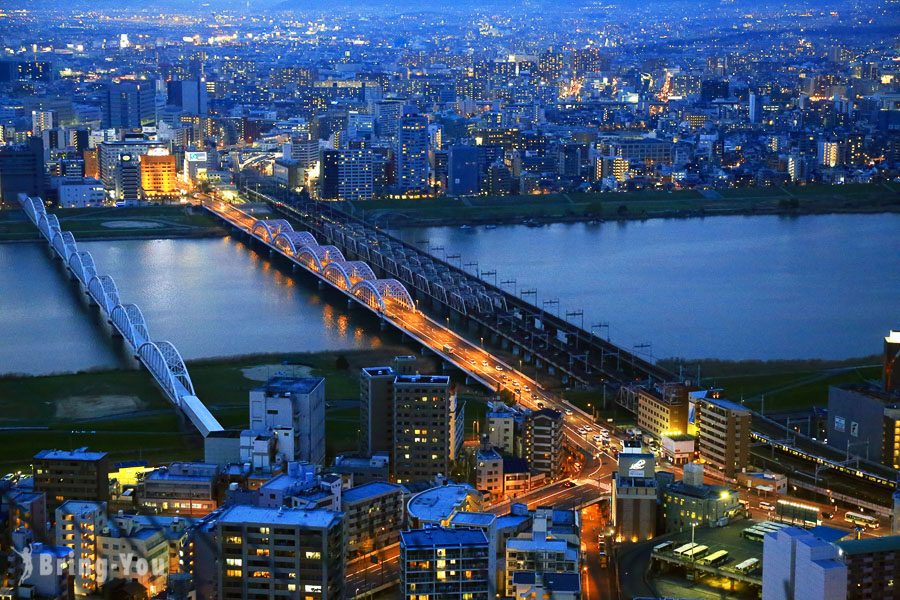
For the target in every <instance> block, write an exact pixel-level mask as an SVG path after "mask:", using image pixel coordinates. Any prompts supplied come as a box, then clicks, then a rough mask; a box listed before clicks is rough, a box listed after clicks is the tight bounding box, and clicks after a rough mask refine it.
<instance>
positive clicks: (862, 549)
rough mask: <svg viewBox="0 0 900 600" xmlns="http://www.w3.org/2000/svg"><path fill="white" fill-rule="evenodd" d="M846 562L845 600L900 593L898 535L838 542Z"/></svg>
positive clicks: (890, 596)
mask: <svg viewBox="0 0 900 600" xmlns="http://www.w3.org/2000/svg"><path fill="white" fill-rule="evenodd" d="M836 545H837V547H838V555H839V556H840V559H841V560H842V561H843V563H844V564H845V565H847V596H846V598H847V600H869V599H874V598H897V596H898V595H900V591H898V589H897V588H898V586H900V535H890V536H884V537H877V538H862V539H858V540H854V539H849V540H844V541H840V542H837V544H836Z"/></svg>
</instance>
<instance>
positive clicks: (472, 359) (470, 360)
mask: <svg viewBox="0 0 900 600" xmlns="http://www.w3.org/2000/svg"><path fill="white" fill-rule="evenodd" d="M469 364H470V365H472V366H473V367H474V366H476V365H478V361H477V360H475V359H474V358H470V359H469Z"/></svg>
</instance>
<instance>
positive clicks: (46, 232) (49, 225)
mask: <svg viewBox="0 0 900 600" xmlns="http://www.w3.org/2000/svg"><path fill="white" fill-rule="evenodd" d="M37 226H38V229H39V230H40V231H41V235H43V236H44V239H46V240H47V241H48V242H52V241H53V236H54V235H56V232H57V231H60V227H59V219H57V218H56V215H51V214H47V213H44V214H42V215H41V216H40V218H39V219H38V223H37Z"/></svg>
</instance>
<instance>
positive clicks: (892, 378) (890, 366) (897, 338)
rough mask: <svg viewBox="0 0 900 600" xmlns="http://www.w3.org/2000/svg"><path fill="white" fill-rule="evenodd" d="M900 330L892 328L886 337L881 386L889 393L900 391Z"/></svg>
mask: <svg viewBox="0 0 900 600" xmlns="http://www.w3.org/2000/svg"><path fill="white" fill-rule="evenodd" d="M898 366H900V330H896V331H895V330H893V329H891V331H890V333H889V334H888V335H886V336H885V337H884V366H883V367H882V371H881V375H882V378H881V387H882V389H884V391H885V392H887V393H888V394H894V393H898V392H900V373H898V372H897V371H896V369H897V367H898Z"/></svg>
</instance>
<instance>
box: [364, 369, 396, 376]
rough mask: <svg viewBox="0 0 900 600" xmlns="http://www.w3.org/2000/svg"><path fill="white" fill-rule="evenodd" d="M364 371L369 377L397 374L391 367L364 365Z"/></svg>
mask: <svg viewBox="0 0 900 600" xmlns="http://www.w3.org/2000/svg"><path fill="white" fill-rule="evenodd" d="M362 371H363V373H365V374H366V375H368V376H369V377H383V376H387V375H396V373H394V369H392V368H391V367H363V369H362Z"/></svg>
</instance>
